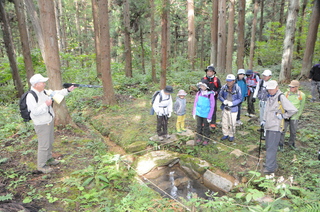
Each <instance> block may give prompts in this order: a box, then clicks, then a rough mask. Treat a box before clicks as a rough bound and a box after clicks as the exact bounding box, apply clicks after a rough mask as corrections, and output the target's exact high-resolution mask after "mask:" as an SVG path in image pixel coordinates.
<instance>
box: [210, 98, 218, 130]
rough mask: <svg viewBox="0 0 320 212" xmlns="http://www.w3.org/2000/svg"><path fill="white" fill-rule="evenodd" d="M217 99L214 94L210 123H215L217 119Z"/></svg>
mask: <svg viewBox="0 0 320 212" xmlns="http://www.w3.org/2000/svg"><path fill="white" fill-rule="evenodd" d="M217 100H218V95H215V96H214V101H215V104H214V110H213V114H212V119H211V123H210V124H216V121H217V105H218V102H217Z"/></svg>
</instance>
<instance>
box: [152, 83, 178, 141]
mask: <svg viewBox="0 0 320 212" xmlns="http://www.w3.org/2000/svg"><path fill="white" fill-rule="evenodd" d="M171 93H173V88H172V86H169V85H167V86H166V87H165V88H164V89H162V90H161V91H160V92H159V94H158V95H157V96H156V97H155V99H154V102H153V105H152V107H153V110H154V112H155V113H156V114H157V133H158V136H159V140H160V141H163V139H165V138H166V139H169V138H170V135H169V134H168V118H170V116H171V112H172V98H171Z"/></svg>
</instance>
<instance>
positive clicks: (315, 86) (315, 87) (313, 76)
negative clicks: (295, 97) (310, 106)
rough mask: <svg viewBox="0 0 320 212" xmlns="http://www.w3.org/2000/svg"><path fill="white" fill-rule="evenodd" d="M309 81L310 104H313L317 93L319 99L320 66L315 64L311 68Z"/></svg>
mask: <svg viewBox="0 0 320 212" xmlns="http://www.w3.org/2000/svg"><path fill="white" fill-rule="evenodd" d="M309 81H310V82H311V95H312V99H311V102H315V101H316V99H317V96H316V95H317V93H318V95H319V98H320V64H316V65H314V66H313V67H312V68H311V70H310V74H309Z"/></svg>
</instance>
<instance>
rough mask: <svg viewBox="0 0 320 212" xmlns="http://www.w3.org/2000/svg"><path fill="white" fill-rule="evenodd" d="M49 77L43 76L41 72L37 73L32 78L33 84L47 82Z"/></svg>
mask: <svg viewBox="0 0 320 212" xmlns="http://www.w3.org/2000/svg"><path fill="white" fill-rule="evenodd" d="M48 79H49V78H47V77H43V76H42V75H41V74H35V75H33V76H32V77H31V78H30V83H31V85H35V84H37V83H38V82H47V81H48Z"/></svg>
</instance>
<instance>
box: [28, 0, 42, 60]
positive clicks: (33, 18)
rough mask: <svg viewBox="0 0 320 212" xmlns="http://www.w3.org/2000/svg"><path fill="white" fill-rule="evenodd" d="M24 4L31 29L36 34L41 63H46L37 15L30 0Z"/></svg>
mask: <svg viewBox="0 0 320 212" xmlns="http://www.w3.org/2000/svg"><path fill="white" fill-rule="evenodd" d="M25 3H26V8H27V11H28V12H27V13H28V14H29V17H30V19H31V22H32V25H33V29H34V31H35V33H36V36H37V40H38V45H39V48H40V51H41V55H42V58H43V61H44V62H45V63H46V59H45V58H46V55H45V51H44V41H43V35H42V29H41V25H40V20H39V17H38V14H37V10H36V8H35V6H34V3H33V1H32V0H25Z"/></svg>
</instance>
